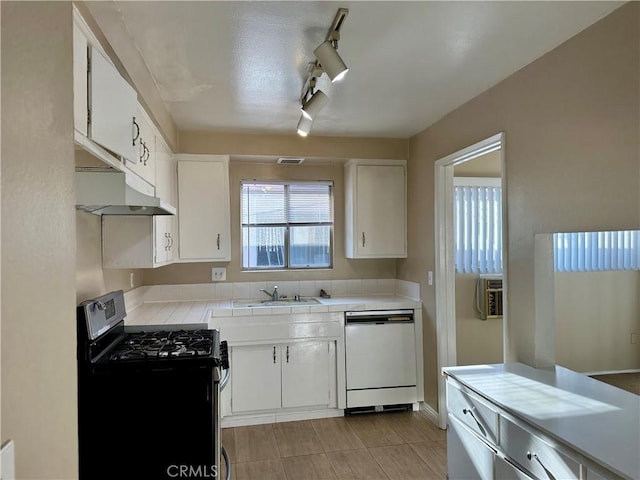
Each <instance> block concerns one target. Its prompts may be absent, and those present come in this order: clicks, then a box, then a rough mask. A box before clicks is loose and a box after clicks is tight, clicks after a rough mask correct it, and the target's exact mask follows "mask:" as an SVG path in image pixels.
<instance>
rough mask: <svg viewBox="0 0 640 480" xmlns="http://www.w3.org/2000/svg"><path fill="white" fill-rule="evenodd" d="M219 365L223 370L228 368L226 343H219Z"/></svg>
mask: <svg viewBox="0 0 640 480" xmlns="http://www.w3.org/2000/svg"><path fill="white" fill-rule="evenodd" d="M220 363H221V366H222V368H224V369H225V370H226V369H228V368H229V347H228V345H227V342H226V341H224V342H220Z"/></svg>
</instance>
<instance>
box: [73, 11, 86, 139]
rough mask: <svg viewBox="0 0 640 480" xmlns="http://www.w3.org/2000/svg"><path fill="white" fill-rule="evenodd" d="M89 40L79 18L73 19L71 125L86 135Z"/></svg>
mask: <svg viewBox="0 0 640 480" xmlns="http://www.w3.org/2000/svg"><path fill="white" fill-rule="evenodd" d="M88 47H89V42H88V41H87V37H86V36H85V34H84V32H83V30H82V28H81V26H80V25H79V19H78V18H77V16H75V15H74V21H73V126H74V127H75V129H76V130H77V131H78V132H80V133H81V134H82V135H84V136H86V135H87V124H88V118H87V73H88V72H87V67H88V63H87V55H88V50H87V48H88Z"/></svg>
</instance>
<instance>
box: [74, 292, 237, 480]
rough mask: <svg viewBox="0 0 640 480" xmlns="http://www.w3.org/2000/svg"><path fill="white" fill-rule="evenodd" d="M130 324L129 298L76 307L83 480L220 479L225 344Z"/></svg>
mask: <svg viewBox="0 0 640 480" xmlns="http://www.w3.org/2000/svg"><path fill="white" fill-rule="evenodd" d="M125 316H126V311H125V306H124V296H123V292H122V291H121V290H120V291H116V292H111V293H109V294H107V295H103V296H101V297H98V298H95V299H92V300H89V301H87V302H83V303H82V304H81V305H79V306H78V316H77V318H78V424H79V444H80V445H79V454H80V478H81V479H91V480H94V479H115V478H118V479H125V478H131V479H134V478H135V479H142V478H148V479H154V480H155V479H165V478H166V479H169V478H175V474H176V472H185V471H188V472H190V477H191V478H222V477H221V475H222V474H223V473H224V472H223V471H221V470H222V469H221V468H220V454H221V453H222V455H223V457H224V459H225V461H226V463H227V464H228V461H227V457H226V455H225V452H224V448H223V447H222V446H221V444H220V403H219V395H220V390H221V389H222V388H224V385H225V384H226V382H227V381H228V378H229V375H228V374H229V369H228V367H229V365H228V355H227V348H226V347H227V346H226V342H221V341H220V334H219V332H218V331H217V330H209V329H203V328H202V327H201V326H199V325H194V326H188V325H151V326H145V327H126V326H125V325H124V318H125ZM185 415H186V416H187V417H185ZM185 418H186V419H185ZM227 466H228V467H230V466H229V465H227ZM229 474H230V468H227V477H229Z"/></svg>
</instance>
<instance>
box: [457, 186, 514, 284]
mask: <svg viewBox="0 0 640 480" xmlns="http://www.w3.org/2000/svg"><path fill="white" fill-rule="evenodd" d="M454 236H455V251H456V271H457V272H458V273H480V274H483V273H495V274H498V273H502V192H501V188H500V187H495V186H462V185H460V186H456V187H455V188H454Z"/></svg>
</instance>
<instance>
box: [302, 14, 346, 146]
mask: <svg viewBox="0 0 640 480" xmlns="http://www.w3.org/2000/svg"><path fill="white" fill-rule="evenodd" d="M348 13H349V10H348V9H346V8H339V9H338V13H337V14H336V17H335V18H334V20H333V23H332V24H331V28H330V29H329V34H328V36H327V39H326V40H325V41H324V42H322V43H321V44H320V46H318V48H316V49H315V50H314V51H313V53H314V55H315V56H316V59H317V60H316V61H315V62H312V63H310V64H309V73H308V75H307V79H306V81H305V83H304V86H303V88H302V95H301V97H300V109H301V111H302V115H301V116H300V120H299V121H298V134H299V135H301V136H303V137H306V136H307V135H308V134H309V132H310V131H311V124H312V122H313V120H314V119H315V118H316V116H317V115H318V113H320V110H322V109H323V108H324V107H325V106H326V105H327V103H329V97H328V96H327V95H325V93H324V92H323V91H322V90H316V89H315V88H316V81H317V79H318V78H319V77H320V76H321V75H322V74H323V73H326V74H327V75H328V76H329V78H330V79H331V82H332V83H333V82H337V81H339V80H341V79H342V78H344V76H345V75H346V73H347V72H348V71H349V69H348V68H347V66H346V65H345V63H344V62H343V61H342V58H341V57H340V55H338V51H337V49H338V40H340V27H341V26H342V22H343V21H344V19H345V18H346V17H347V15H348Z"/></svg>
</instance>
